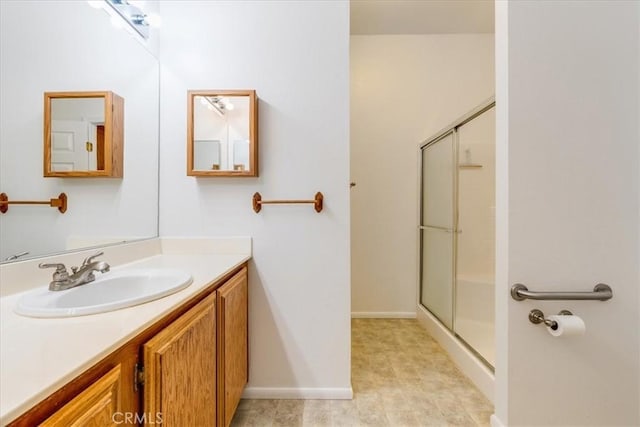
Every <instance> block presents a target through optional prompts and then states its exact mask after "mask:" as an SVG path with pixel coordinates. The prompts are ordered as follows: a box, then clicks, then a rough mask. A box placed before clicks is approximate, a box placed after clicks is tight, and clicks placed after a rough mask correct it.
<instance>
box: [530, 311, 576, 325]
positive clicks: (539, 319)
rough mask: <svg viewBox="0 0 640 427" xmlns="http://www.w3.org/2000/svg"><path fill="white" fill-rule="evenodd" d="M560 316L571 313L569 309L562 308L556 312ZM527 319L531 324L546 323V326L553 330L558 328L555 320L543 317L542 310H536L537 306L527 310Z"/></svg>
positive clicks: (570, 314)
mask: <svg viewBox="0 0 640 427" xmlns="http://www.w3.org/2000/svg"><path fill="white" fill-rule="evenodd" d="M558 314H559V315H560V316H572V315H573V313H572V312H570V311H569V310H562V311H560V313H558ZM529 321H530V322H531V323H533V324H536V325H539V324H540V323H544V324H545V325H547V326H548V327H550V328H551V329H553V330H554V331H555V330H556V329H558V322H556V321H555V320H550V319H547V318H545V317H544V313H543V312H542V310H538V309H537V308H534V309H533V310H531V311H530V312H529Z"/></svg>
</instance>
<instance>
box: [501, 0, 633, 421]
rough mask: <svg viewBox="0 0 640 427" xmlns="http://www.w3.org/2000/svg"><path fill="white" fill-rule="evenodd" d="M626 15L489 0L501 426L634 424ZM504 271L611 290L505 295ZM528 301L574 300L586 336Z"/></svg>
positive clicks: (536, 286)
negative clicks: (548, 296)
mask: <svg viewBox="0 0 640 427" xmlns="http://www.w3.org/2000/svg"><path fill="white" fill-rule="evenodd" d="M639 25H640V3H638V2H572V1H565V2H538V1H514V2H509V3H508V4H507V3H506V2H505V3H498V7H497V13H496V28H497V31H496V37H497V40H498V41H499V42H498V44H497V50H496V52H497V58H498V61H497V63H498V68H497V71H498V79H497V99H496V103H497V107H498V147H497V150H498V154H497V158H498V162H497V168H498V188H497V199H498V202H497V205H498V212H497V216H498V225H499V229H498V242H497V244H498V250H497V253H498V259H497V262H498V264H497V274H498V282H497V292H498V296H497V299H496V304H497V316H498V319H497V325H498V328H499V330H498V362H497V364H498V369H497V371H496V383H497V399H496V415H497V418H498V420H499V421H501V422H502V423H503V424H505V425H509V426H519V425H528V426H530V425H540V426H543V425H544V426H552V425H557V426H569V425H573V426H578V425H579V426H587V425H593V426H596V425H598V426H602V425H607V426H613V425H627V426H630V425H640V414H639V411H638V406H639V405H638V402H640V381H639V378H640V340H639V336H638V334H639V329H640V328H639V325H640V317H639V313H640V305H639V303H638V293H639V289H638V288H639V286H638V278H639V274H640V272H639V262H638V260H639V259H640V249H639V248H640V245H639V227H640V221H639V217H640V215H639V214H640V212H639V194H640V177H639V175H638V170H639V169H640V161H639V153H638V150H639V143H638V141H639V137H640V135H639V127H638V126H639V125H638V123H639V120H638V118H639V113H640V110H639V108H640V107H639V101H640V92H639V81H638V74H639V73H640V70H639V65H638V64H639V62H638V59H639V58H638V56H639V55H640V39H639V34H638V26H639ZM505 38H506V39H505ZM505 40H507V41H508V42H507V43H505ZM517 282H522V283H525V284H526V285H528V286H529V288H530V289H531V290H545V289H546V290H556V291H560V290H590V289H592V288H593V286H594V285H595V284H596V283H598V282H605V283H608V284H609V285H611V287H612V288H613V294H614V297H613V299H612V300H611V301H607V302H597V301H565V302H547V301H538V302H531V301H526V302H516V301H514V300H512V299H511V298H508V297H507V295H508V291H509V287H510V285H511V284H513V283H517ZM534 307H535V308H539V309H541V310H542V311H543V312H544V313H545V314H554V313H557V312H558V311H559V310H560V309H569V310H571V311H573V312H574V313H575V314H577V315H579V316H580V317H582V318H583V319H584V321H585V323H586V326H587V333H586V335H584V336H581V337H572V338H569V337H565V338H554V337H552V336H550V335H549V334H547V332H546V331H545V329H544V328H543V327H541V326H535V325H532V324H531V323H529V321H528V320H527V315H528V312H529V311H530V310H531V309H532V308H534Z"/></svg>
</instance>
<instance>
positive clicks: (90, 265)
mask: <svg viewBox="0 0 640 427" xmlns="http://www.w3.org/2000/svg"><path fill="white" fill-rule="evenodd" d="M101 255H104V252H98V253H96V254H93V255H91V256H90V257H87V258H85V260H84V261H82V265H81V266H80V267H71V271H72V272H73V273H72V274H69V272H68V271H67V268H66V267H65V265H64V264H61V263H54V264H40V265H39V267H40V268H55V269H56V271H55V272H54V273H53V280H52V281H51V283H49V290H50V291H64V290H66V289H71V288H74V287H76V286H80V285H84V284H86V283H89V282H93V281H94V280H96V276H95V275H94V274H93V272H94V271H99V272H100V273H106V272H108V271H109V268H110V266H109V264H107V263H106V262H105V261H94V260H93V259H94V258H97V257H99V256H101Z"/></svg>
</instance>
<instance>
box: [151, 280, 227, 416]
mask: <svg viewBox="0 0 640 427" xmlns="http://www.w3.org/2000/svg"><path fill="white" fill-rule="evenodd" d="M143 353H144V354H143V357H144V380H145V383H144V391H143V394H144V413H145V416H146V417H148V420H147V423H148V424H151V423H153V422H155V423H156V424H157V423H158V421H159V420H160V419H161V420H162V425H163V426H164V427H174V426H175V427H184V426H214V425H215V423H216V293H215V292H214V293H212V294H211V295H209V296H208V297H206V298H205V299H204V300H202V302H200V303H199V304H198V305H196V306H195V307H193V308H192V309H191V310H189V311H188V312H186V313H185V314H183V315H182V316H181V317H179V318H178V319H177V320H176V321H175V322H173V323H171V324H170V325H169V326H167V327H166V328H165V329H163V330H162V331H161V332H160V333H159V334H157V335H156V336H155V337H153V338H152V339H151V340H149V341H148V342H147V343H146V344H144V346H143Z"/></svg>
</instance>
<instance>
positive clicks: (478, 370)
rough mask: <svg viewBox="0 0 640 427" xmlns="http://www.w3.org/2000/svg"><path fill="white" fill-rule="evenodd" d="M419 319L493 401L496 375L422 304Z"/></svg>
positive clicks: (462, 369) (461, 368)
mask: <svg viewBox="0 0 640 427" xmlns="http://www.w3.org/2000/svg"><path fill="white" fill-rule="evenodd" d="M418 321H419V322H420V324H421V325H422V326H424V327H425V329H426V330H427V332H429V334H430V335H431V336H432V337H433V339H435V340H436V341H438V344H440V345H441V346H442V348H444V350H445V351H446V352H447V353H448V354H449V356H450V357H451V359H453V361H454V363H455V364H456V365H458V367H459V368H460V370H461V371H462V372H463V373H464V374H465V375H466V376H467V377H468V378H469V379H470V380H471V381H472V382H473V383H474V384H475V385H476V387H478V389H479V390H480V391H481V392H482V394H484V395H485V396H486V398H487V399H489V401H490V402H493V389H494V386H495V376H494V374H493V372H491V370H490V369H489V368H487V367H486V366H485V365H484V364H483V363H482V362H480V361H479V360H478V358H477V357H476V356H475V355H474V354H473V353H472V352H471V351H469V349H468V348H467V347H465V346H464V344H462V343H461V342H460V340H458V339H457V338H456V337H455V336H454V335H453V334H452V333H451V331H449V330H448V329H447V328H445V327H444V326H442V324H441V323H440V322H439V321H438V320H437V319H436V318H435V317H434V316H433V315H432V314H431V313H429V312H428V311H427V310H425V309H424V308H423V307H422V306H419V307H418Z"/></svg>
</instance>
